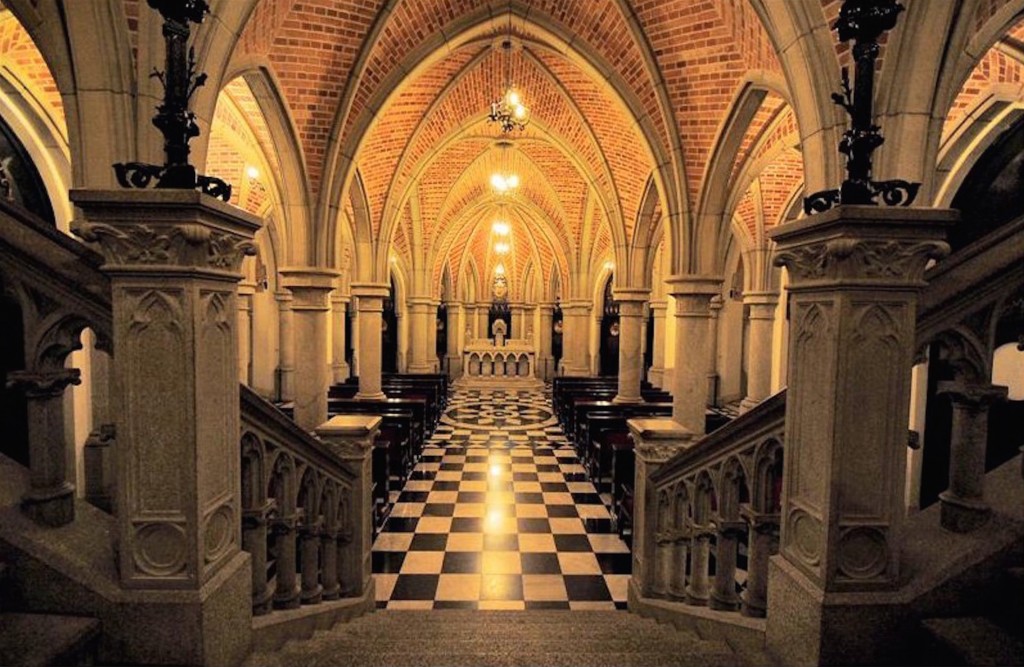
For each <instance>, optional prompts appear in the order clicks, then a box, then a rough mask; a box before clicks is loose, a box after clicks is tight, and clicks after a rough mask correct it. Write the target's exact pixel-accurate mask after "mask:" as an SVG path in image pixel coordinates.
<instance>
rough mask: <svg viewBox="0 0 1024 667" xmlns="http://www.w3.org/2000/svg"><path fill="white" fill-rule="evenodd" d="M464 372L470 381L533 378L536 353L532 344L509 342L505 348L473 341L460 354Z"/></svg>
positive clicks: (507, 341)
mask: <svg viewBox="0 0 1024 667" xmlns="http://www.w3.org/2000/svg"><path fill="white" fill-rule="evenodd" d="M462 357H463V368H464V369H465V373H466V375H468V376H470V377H490V376H498V377H533V376H534V372H535V369H536V365H537V362H536V359H537V352H536V350H535V349H534V347H533V343H532V341H529V340H523V339H514V338H513V339H508V340H506V341H505V344H504V345H494V344H492V343H491V342H490V341H487V340H484V341H473V342H470V343H468V344H467V345H466V346H465V347H464V349H463V352H462Z"/></svg>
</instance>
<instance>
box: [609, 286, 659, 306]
mask: <svg viewBox="0 0 1024 667" xmlns="http://www.w3.org/2000/svg"><path fill="white" fill-rule="evenodd" d="M612 298H614V299H615V300H616V301H618V302H619V303H620V304H621V303H646V302H647V301H648V300H650V298H651V290H650V289H649V288H647V287H614V288H612Z"/></svg>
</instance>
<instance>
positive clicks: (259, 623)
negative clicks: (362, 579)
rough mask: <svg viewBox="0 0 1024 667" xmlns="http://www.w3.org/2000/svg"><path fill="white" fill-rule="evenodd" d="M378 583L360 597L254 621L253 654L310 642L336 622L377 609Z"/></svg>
mask: <svg viewBox="0 0 1024 667" xmlns="http://www.w3.org/2000/svg"><path fill="white" fill-rule="evenodd" d="M375 591H376V588H375V580H374V579H373V578H371V579H370V582H369V584H368V585H367V586H366V589H365V590H364V591H363V594H362V595H360V596H359V597H352V598H341V599H339V600H331V601H328V602H321V603H320V604H317V605H310V606H304V607H299V608H298V609H291V610H288V611H275V612H274V613H272V614H267V615H266V616H256V617H254V618H253V620H252V636H253V646H252V650H253V652H261V653H262V652H269V651H276V650H277V649H279V648H281V647H282V646H284V644H285V643H286V642H288V641H291V640H302V639H308V638H310V637H312V636H313V633H314V632H320V631H323V630H330V629H331V628H332V627H334V625H335V624H337V623H347V622H348V621H351V620H353V619H355V618H358V617H359V616H362V615H364V614H369V613H372V612H373V611H374V609H375V607H376V603H375V602H374V598H375V597H376V593H375Z"/></svg>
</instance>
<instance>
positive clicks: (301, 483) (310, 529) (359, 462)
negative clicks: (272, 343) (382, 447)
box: [241, 385, 380, 615]
mask: <svg viewBox="0 0 1024 667" xmlns="http://www.w3.org/2000/svg"><path fill="white" fill-rule="evenodd" d="M241 411H242V435H241V456H242V467H241V470H242V543H243V548H244V549H245V550H246V551H248V552H249V553H250V554H251V555H252V577H253V578H252V605H253V614H254V615H261V614H266V613H269V612H270V611H271V610H272V609H293V608H295V607H298V606H300V605H312V604H318V603H320V602H321V601H324V600H334V599H338V598H341V597H359V596H361V595H363V594H364V593H365V591H366V587H367V586H368V585H369V582H370V569H369V558H370V541H369V539H370V538H369V533H368V531H369V529H370V522H369V517H370V506H369V484H370V479H369V452H370V448H371V447H372V444H373V437H374V435H375V433H376V430H377V428H378V424H379V422H380V418H379V417H342V418H335V419H341V420H343V421H344V420H348V421H346V422H345V423H343V424H341V427H340V428H339V425H338V424H335V422H334V420H332V421H331V422H328V423H327V424H325V425H324V426H323V427H321V429H318V435H319V436H320V437H318V436H314V435H312V434H310V433H307V432H306V431H303V430H302V429H301V428H299V427H298V426H297V425H296V424H295V422H293V421H292V420H291V419H289V418H288V417H287V416H285V415H284V414H283V413H282V412H280V411H279V410H278V409H277V408H275V407H274V406H273V405H272V404H271V403H269V402H268V401H266V400H265V399H263V398H261V397H260V396H259V395H258V394H256V393H255V392H253V391H252V390H251V389H249V388H248V387H246V386H244V385H242V386H241ZM349 421H350V422H352V423H348V422H349ZM355 422H359V423H358V424H356V423H355Z"/></svg>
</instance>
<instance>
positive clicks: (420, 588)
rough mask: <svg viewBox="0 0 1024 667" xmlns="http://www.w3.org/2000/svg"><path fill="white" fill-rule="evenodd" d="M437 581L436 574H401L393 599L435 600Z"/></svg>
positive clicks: (392, 595)
mask: <svg viewBox="0 0 1024 667" xmlns="http://www.w3.org/2000/svg"><path fill="white" fill-rule="evenodd" d="M437 581H438V575H436V574H400V575H398V580H397V581H396V582H395V590H394V591H393V592H392V593H391V599H392V600H433V599H434V597H435V595H436V593H437Z"/></svg>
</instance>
